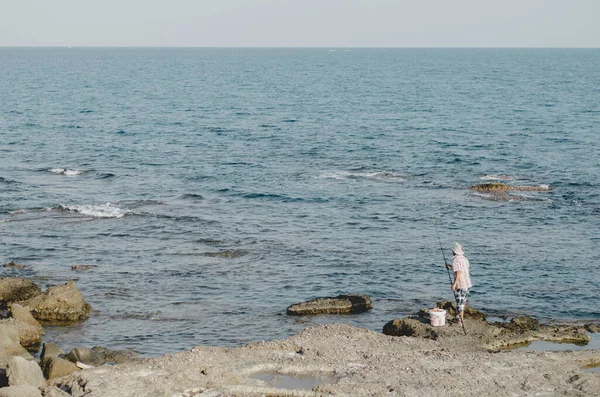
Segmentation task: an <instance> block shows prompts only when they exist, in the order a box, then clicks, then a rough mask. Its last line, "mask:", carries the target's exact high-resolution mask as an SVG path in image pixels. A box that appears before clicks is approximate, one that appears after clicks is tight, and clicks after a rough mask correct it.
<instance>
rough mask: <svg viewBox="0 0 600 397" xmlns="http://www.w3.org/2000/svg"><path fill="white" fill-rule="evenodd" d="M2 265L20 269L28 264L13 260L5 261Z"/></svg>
mask: <svg viewBox="0 0 600 397" xmlns="http://www.w3.org/2000/svg"><path fill="white" fill-rule="evenodd" d="M2 267H5V268H7V269H19V270H21V269H26V268H27V267H28V266H27V265H24V264H22V263H15V262H12V261H11V262H8V263H5V264H4V265H2Z"/></svg>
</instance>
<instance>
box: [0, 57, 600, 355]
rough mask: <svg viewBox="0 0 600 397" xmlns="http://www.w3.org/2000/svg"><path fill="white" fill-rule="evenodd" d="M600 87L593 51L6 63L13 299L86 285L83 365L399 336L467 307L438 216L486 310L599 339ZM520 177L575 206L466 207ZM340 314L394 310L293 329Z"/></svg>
mask: <svg viewBox="0 0 600 397" xmlns="http://www.w3.org/2000/svg"><path fill="white" fill-rule="evenodd" d="M598 65H600V50H592V49H590V50H559V49H556V50H533V49H532V50H529V49H522V50H521V49H519V50H517V49H514V50H512V49H501V50H492V49H488V50H486V49H451V50H443V49H431V50H419V49H352V50H347V51H342V50H337V51H329V49H80V48H76V49H68V48H49V49H41V48H30V49H12V48H2V49H0V70H1V71H2V74H1V76H2V77H1V78H0V98H1V101H0V262H2V263H5V262H9V261H15V262H17V263H23V264H26V265H28V266H30V268H28V269H25V270H15V269H7V268H0V276H19V277H26V278H31V279H33V280H35V281H36V282H38V283H39V284H40V286H42V287H46V286H47V285H52V284H57V283H63V282H65V281H67V280H69V279H75V280H76V282H77V285H78V287H79V288H80V289H81V291H82V292H83V294H84V296H85V298H86V300H87V301H88V302H89V303H90V304H91V305H92V307H93V309H94V311H93V313H92V316H91V318H90V319H89V320H88V321H86V322H85V323H82V324H79V325H75V326H71V327H67V328H60V329H58V328H49V329H48V332H47V334H46V336H45V338H46V340H51V341H53V342H55V343H58V344H59V345H60V346H61V347H64V348H71V347H74V346H94V345H104V346H107V347H113V348H131V349H136V350H138V351H140V352H142V353H143V354H146V355H156V354H162V353H166V352H173V351H178V350H184V349H188V348H190V347H192V346H194V345H202V344H208V345H215V346H236V345H239V344H242V343H246V342H250V341H256V340H265V339H275V338H283V337H286V336H288V335H291V334H293V333H295V332H298V331H300V330H301V329H303V328H305V327H307V326H309V325H312V324H317V323H323V322H332V321H337V322H344V323H348V324H354V325H358V326H361V327H366V328H370V329H374V330H378V331H380V330H381V329H382V327H383V325H384V324H385V323H386V322H387V321H389V320H391V319H393V318H395V317H398V316H402V315H405V314H407V313H410V312H411V311H414V310H417V309H419V308H421V307H424V306H427V307H431V306H432V305H433V304H434V303H435V302H436V301H437V300H439V299H447V300H451V299H452V294H451V292H450V290H449V280H448V274H447V273H446V270H445V268H444V267H443V259H442V254H441V252H440V247H439V243H438V240H437V237H436V233H435V229H434V227H433V223H432V217H435V220H436V225H437V227H438V229H439V231H440V235H441V240H442V244H443V245H444V247H445V255H446V256H449V254H450V252H449V249H450V247H451V246H452V245H453V244H454V242H455V241H459V242H461V243H462V244H463V246H464V247H465V251H466V254H467V257H468V258H469V260H470V261H471V268H472V278H473V282H474V284H475V286H474V288H473V291H472V295H471V303H472V304H473V306H475V307H477V308H480V309H483V310H486V311H489V312H490V313H492V314H498V315H499V314H504V313H508V314H512V315H515V314H529V315H533V316H535V317H537V318H539V319H541V320H548V319H558V320H561V321H564V320H586V319H589V320H597V319H599V318H600V293H599V292H600V287H599V280H600V266H599V265H598V264H599V263H600V254H599V249H598V248H599V246H600V227H599V226H600V180H599V176H598V175H599V171H600V156H599V155H600V139H599V132H600V131H599V130H600V67H599V66H598ZM503 178H508V179H509V180H508V181H507V183H509V184H515V185H530V186H542V185H544V186H546V185H547V186H548V187H550V189H551V190H550V191H549V192H521V193H520V194H518V195H516V196H514V197H513V199H511V200H509V201H492V200H489V197H486V196H484V195H478V194H475V193H474V192H473V191H470V190H468V189H466V188H467V187H469V186H471V185H473V184H476V183H482V182H486V181H492V180H494V179H503ZM516 194H517V193H516ZM219 253H220V254H219ZM215 254H218V255H216V256H215ZM77 264H81V265H95V266H97V267H95V268H94V269H92V270H90V271H87V272H75V271H73V270H71V266H72V265H77ZM340 293H365V294H369V295H370V296H371V297H372V299H373V305H374V308H373V310H372V311H371V312H369V313H366V314H361V315H355V316H340V317H331V316H322V317H312V318H294V317H289V316H286V315H285V308H286V307H287V306H288V305H290V304H292V303H296V302H299V301H303V300H307V299H312V298H315V297H319V296H332V295H337V294H340Z"/></svg>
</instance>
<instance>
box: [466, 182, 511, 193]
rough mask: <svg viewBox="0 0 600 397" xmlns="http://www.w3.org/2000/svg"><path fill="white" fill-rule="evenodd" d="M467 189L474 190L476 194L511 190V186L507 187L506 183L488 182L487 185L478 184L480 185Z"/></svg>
mask: <svg viewBox="0 0 600 397" xmlns="http://www.w3.org/2000/svg"><path fill="white" fill-rule="evenodd" d="M469 189H471V190H476V191H478V192H500V191H506V190H512V186H510V185H507V184H506V183H500V182H488V183H480V184H477V185H474V186H471V187H470V188H469Z"/></svg>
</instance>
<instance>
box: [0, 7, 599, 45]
mask: <svg viewBox="0 0 600 397" xmlns="http://www.w3.org/2000/svg"><path fill="white" fill-rule="evenodd" d="M56 45H59V46H60V45H71V46H198V47H225V46H228V47H229V46H234V47H246V46H252V47H257V46H260V47H262V46H267V47H600V0H410V1H409V0H0V46H56Z"/></svg>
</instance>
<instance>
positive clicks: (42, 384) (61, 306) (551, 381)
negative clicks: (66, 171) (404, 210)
mask: <svg viewBox="0 0 600 397" xmlns="http://www.w3.org/2000/svg"><path fill="white" fill-rule="evenodd" d="M52 299H55V301H54V303H52ZM0 302H3V304H4V305H5V306H6V308H7V309H5V312H6V313H5V315H4V317H6V318H4V319H2V320H0V397H13V396H19V397H29V396H32V397H40V396H44V397H50V396H51V397H56V396H63V397H65V396H77V397H80V396H86V397H97V396H102V397H110V396H115V397H126V396H132V397H133V396H140V397H141V396H144V397H146V396H182V397H183V396H186V397H189V396H332V395H333V396H419V397H422V396H511V395H514V396H556V395H563V396H600V374H598V373H594V372H589V371H588V369H589V368H598V367H600V349H588V350H577V351H540V352H532V351H520V350H514V349H510V347H511V346H514V345H515V344H519V343H528V342H531V341H535V340H547V341H560V342H577V343H586V342H587V341H589V340H590V334H589V333H590V332H598V330H599V327H598V324H593V323H589V324H585V325H555V324H542V323H540V322H539V321H537V320H535V319H533V318H530V317H526V316H521V317H515V318H512V319H510V321H493V322H490V321H488V320H487V319H486V315H485V313H482V312H480V311H477V310H475V309H472V308H469V310H468V311H467V312H466V318H465V329H466V331H467V334H466V335H465V333H464V332H463V328H462V327H460V326H459V325H458V324H456V323H453V322H452V320H451V319H450V318H451V316H452V314H453V310H454V307H453V303H451V302H439V303H438V305H437V306H438V307H440V308H443V309H444V310H446V311H447V313H448V321H447V323H446V325H445V326H440V327H433V326H431V325H430V324H429V313H428V309H423V310H421V311H420V312H419V313H416V314H415V315H414V316H411V317H407V318H398V319H391V320H390V321H389V322H388V323H387V324H385V326H384V327H383V332H382V333H380V332H374V331H370V330H366V329H361V328H356V327H352V326H348V325H341V324H329V325H321V326H317V327H311V328H307V329H305V330H304V331H302V332H300V333H299V334H297V335H294V336H291V337H289V338H287V339H285V340H277V341H266V342H258V343H252V344H249V345H246V346H241V347H237V348H217V347H207V346H199V347H194V348H191V349H190V350H189V351H186V352H183V353H178V354H173V355H165V356H162V357H157V358H135V357H131V356H130V355H127V354H124V353H121V354H120V353H119V352H112V351H110V350H108V349H104V348H101V347H94V348H88V347H77V348H74V349H72V350H71V351H69V352H68V353H65V352H64V351H63V350H61V349H60V348H59V347H58V346H56V345H53V344H52V343H49V341H44V342H43V349H42V352H41V357H40V360H36V359H34V358H33V356H32V355H31V354H30V352H29V351H28V350H26V349H25V348H24V346H25V347H27V348H29V349H30V351H35V350H36V349H37V348H39V345H40V341H41V340H42V335H43V326H42V325H40V324H39V323H38V319H42V318H43V319H44V320H42V321H43V322H44V321H83V320H85V318H87V316H88V315H89V309H90V308H89V305H87V304H86V303H85V301H84V300H83V297H81V294H80V292H79V291H77V289H76V288H75V285H74V283H73V282H68V283H66V284H62V285H59V286H54V287H50V288H49V289H48V290H47V291H46V292H42V291H41V290H39V288H35V286H33V285H31V283H29V282H27V280H23V279H0ZM353 305H354V306H355V307H358V308H359V309H360V311H362V310H368V309H369V308H370V306H371V301H370V299H369V297H367V296H360V295H356V296H355V295H350V296H348V295H344V296H338V297H334V298H320V299H317V300H312V301H309V302H305V303H301V304H298V305H297V306H295V308H300V309H301V311H300V312H299V313H293V312H290V311H289V310H288V312H289V314H301V315H308V313H306V312H305V309H306V308H309V309H310V311H311V312H312V311H314V312H316V313H321V312H323V311H326V310H332V311H333V312H354V310H359V309H353V308H352V307H353ZM357 305H358V306H357ZM52 316H53V317H52ZM43 322H42V323H43ZM24 324H27V325H24ZM28 326H29V327H33V328H29V327H28ZM34 328H35V329H36V330H37V335H38V336H37V337H30V336H27V337H24V336H23V335H29V333H26V332H23V330H27V329H29V330H30V333H31V335H34V333H33V329H34Z"/></svg>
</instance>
